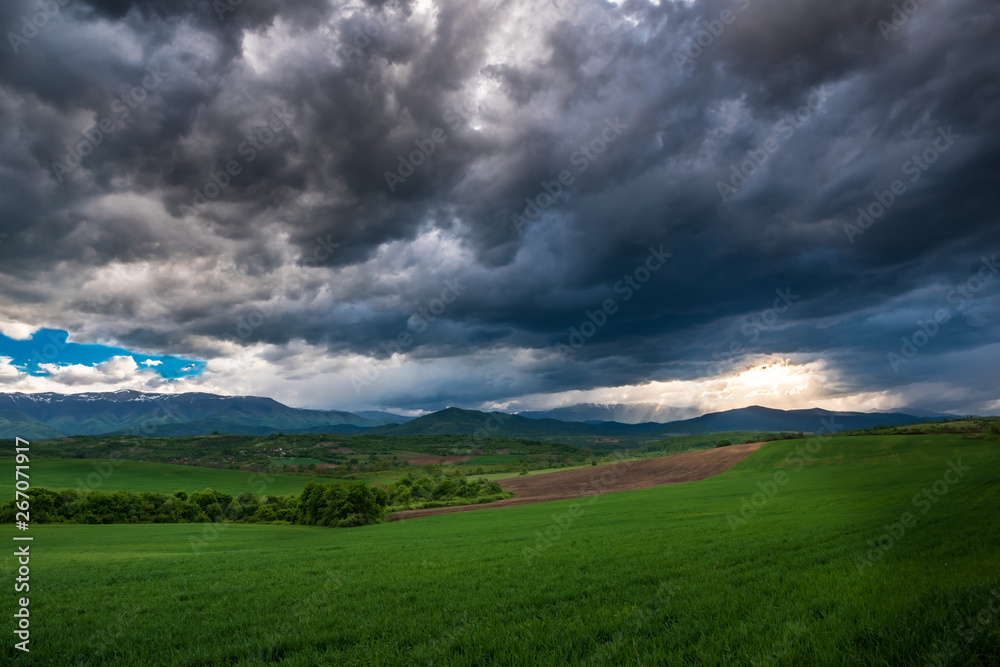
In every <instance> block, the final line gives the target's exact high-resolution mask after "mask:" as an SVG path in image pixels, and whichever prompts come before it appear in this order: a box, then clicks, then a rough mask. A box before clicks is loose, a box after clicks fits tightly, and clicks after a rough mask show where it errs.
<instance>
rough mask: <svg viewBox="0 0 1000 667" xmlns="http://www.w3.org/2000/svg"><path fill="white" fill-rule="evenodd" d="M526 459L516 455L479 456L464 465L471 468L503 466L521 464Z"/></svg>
mask: <svg viewBox="0 0 1000 667" xmlns="http://www.w3.org/2000/svg"><path fill="white" fill-rule="evenodd" d="M525 458H526V457H524V456H517V455H516V454H509V455H507V456H503V455H500V454H498V455H496V456H477V457H475V458H473V459H469V460H468V461H465V462H464V463H463V465H469V466H487V465H496V464H501V465H503V464H508V463H520V462H521V461H523V460H524V459H525Z"/></svg>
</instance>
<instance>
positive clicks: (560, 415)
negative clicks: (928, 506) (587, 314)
mask: <svg viewBox="0 0 1000 667" xmlns="http://www.w3.org/2000/svg"><path fill="white" fill-rule="evenodd" d="M892 412H893V413H897V414H898V413H902V414H906V415H913V416H915V417H923V418H925V419H941V418H946V417H954V416H955V415H951V414H945V413H943V412H934V411H932V410H925V409H922V408H900V409H897V410H893V411H892ZM517 414H518V415H520V416H522V417H528V418H530V419H559V420H562V421H569V422H607V421H615V422H621V423H623V424H642V423H645V422H660V423H669V422H673V421H676V420H685V419H690V418H693V417H697V416H698V414H699V413H698V411H697V410H696V409H694V408H675V407H673V406H669V405H662V404H659V403H577V404H576V405H568V406H564V407H559V408H553V409H551V410H524V411H522V412H518V413H517ZM862 414H866V413H862ZM872 414H877V413H872Z"/></svg>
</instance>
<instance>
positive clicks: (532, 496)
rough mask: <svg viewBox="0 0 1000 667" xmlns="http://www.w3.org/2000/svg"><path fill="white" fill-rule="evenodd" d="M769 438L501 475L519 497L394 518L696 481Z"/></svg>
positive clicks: (502, 482)
mask: <svg viewBox="0 0 1000 667" xmlns="http://www.w3.org/2000/svg"><path fill="white" fill-rule="evenodd" d="M763 444H764V443H763V442H750V443H747V444H744V445H731V446H729V447H718V448H715V449H703V450H701V451H697V452H685V453H683V454H673V455H671V456H660V457H658V458H655V459H645V460H642V461H623V462H620V463H609V464H606V465H601V466H590V467H588V468H580V469H578V470H565V471H561V472H550V473H545V474H541V475H529V476H527V477H512V478H510V479H503V480H500V481H499V484H500V486H502V487H503V488H504V489H506V490H508V491H513V492H514V497H513V498H508V499H507V500H498V501H497V502H495V503H490V504H488V505H458V506H455V507H435V508H432V509H425V510H409V511H407V512H396V513H395V514H393V515H392V516H390V517H389V521H400V520H402V519H417V518H420V517H423V516H433V515H435V514H451V513H452V512H469V511H472V510H482V509H493V508H496V507H514V506H517V505H530V504H533V503H546V502H549V501H552V500H568V499H570V498H580V497H583V496H592V495H595V494H597V493H611V492H617V491H633V490H635V489H648V488H651V487H654V486H662V485H664V484H680V483H681V482H693V481H695V480H699V479H705V478H706V477H712V476H713V475H718V474H719V473H721V472H725V471H726V470H729V469H730V468H732V467H733V466H734V465H736V464H737V463H739V462H740V461H742V460H743V459H745V458H746V457H748V456H750V455H751V454H753V453H754V452H755V451H757V450H758V449H760V447H761V446H762V445H763Z"/></svg>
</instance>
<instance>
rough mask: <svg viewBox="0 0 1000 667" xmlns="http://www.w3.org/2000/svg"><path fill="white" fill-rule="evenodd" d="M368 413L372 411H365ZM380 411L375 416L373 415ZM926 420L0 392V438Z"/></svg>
mask: <svg viewBox="0 0 1000 667" xmlns="http://www.w3.org/2000/svg"><path fill="white" fill-rule="evenodd" d="M370 417H372V418H370ZM374 417H378V418H374ZM925 419H926V417H923V416H917V415H911V414H905V413H865V412H831V411H829V410H822V409H819V408H813V409H809V410H777V409H774V408H764V407H761V406H750V407H746V408H739V409H737V410H726V411H723V412H713V413H709V414H705V415H701V416H699V417H694V418H692V419H683V420H679V421H673V422H668V423H659V422H645V423H639V424H623V423H621V422H617V421H612V420H608V421H597V420H595V421H560V420H556V419H549V418H529V417H526V416H523V415H519V414H507V413H502V412H493V413H487V412H481V411H478V410H464V409H461V408H446V409H444V410H439V411H438V412H434V413H431V414H428V415H424V416H422V417H417V418H415V419H408V418H406V417H402V416H400V415H396V414H393V413H387V412H382V411H368V412H366V413H365V414H364V415H359V414H355V413H353V412H344V411H339V410H305V409H299V408H292V407H288V406H287V405H283V404H281V403H279V402H277V401H275V400H274V399H271V398H262V397H258V396H218V395H216V394H207V393H186V394H152V393H143V392H138V391H127V390H123V391H116V392H91V393H83V394H52V393H45V394H24V393H16V394H0V438H7V439H10V438H13V437H15V436H20V437H22V438H27V439H31V438H57V437H66V436H72V435H103V434H120V433H132V434H136V435H148V436H153V435H155V436H160V437H169V436H187V435H206V434H209V433H212V432H214V431H219V432H220V433H233V434H239V435H267V434H269V433H277V432H282V433H341V434H360V433H372V434H378V435H388V436H411V435H452V434H455V435H473V436H476V435H478V436H482V437H505V438H534V439H553V438H558V437H562V436H589V437H602V438H614V437H617V436H625V435H631V436H649V437H669V436H671V435H703V434H710V433H718V432H722V431H809V432H814V431H816V430H818V429H819V428H820V427H822V426H824V424H825V425H826V428H827V429H828V430H850V429H859V428H868V427H871V426H876V425H878V424H912V423H919V422H922V421H924V420H925Z"/></svg>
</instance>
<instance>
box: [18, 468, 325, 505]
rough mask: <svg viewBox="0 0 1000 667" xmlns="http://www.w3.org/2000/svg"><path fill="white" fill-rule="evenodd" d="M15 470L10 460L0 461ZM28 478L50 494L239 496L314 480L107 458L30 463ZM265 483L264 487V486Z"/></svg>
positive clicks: (291, 489) (293, 488) (288, 489)
mask: <svg viewBox="0 0 1000 667" xmlns="http://www.w3.org/2000/svg"><path fill="white" fill-rule="evenodd" d="M3 465H7V466H10V467H11V468H13V465H14V464H13V460H12V459H9V458H8V459H0V467H2V466H3ZM30 465H31V468H30V475H31V484H32V486H44V487H46V488H49V489H53V490H61V489H79V488H82V489H94V490H97V491H153V492H156V493H173V492H174V491H187V492H191V491H201V490H203V489H205V488H213V489H215V490H217V491H224V492H225V493H231V494H233V495H238V494H240V493H243V492H244V491H249V492H250V493H254V494H258V495H259V494H262V493H263V494H267V495H275V496H283V495H286V494H289V493H296V494H297V493H299V492H300V491H302V488H303V487H304V486H305V485H306V484H308V483H309V482H310V481H316V480H315V478H312V477H304V476H293V475H276V474H268V475H267V476H263V473H252V472H245V471H240V470H218V469H215V468H201V467H198V466H180V465H170V464H166V463H140V462H136V461H123V460H115V461H109V460H108V459H102V460H93V459H33V460H32V461H31V464H30ZM262 485H263V486H262ZM13 496H14V475H13V473H12V474H10V475H3V476H0V498H3V499H4V502H6V501H7V500H8V499H10V498H12V497H13Z"/></svg>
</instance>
